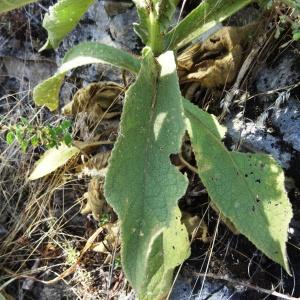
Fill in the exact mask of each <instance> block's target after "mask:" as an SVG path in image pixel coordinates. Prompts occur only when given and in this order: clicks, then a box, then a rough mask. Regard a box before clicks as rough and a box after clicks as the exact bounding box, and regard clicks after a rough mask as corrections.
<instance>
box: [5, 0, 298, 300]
mask: <svg viewBox="0 0 300 300" xmlns="http://www.w3.org/2000/svg"><path fill="white" fill-rule="evenodd" d="M50 2H52V1H46V0H44V1H41V2H40V3H39V4H32V5H28V6H27V7H26V8H23V9H19V10H17V11H14V12H11V13H8V14H6V15H3V16H0V113H1V119H0V122H1V123H0V126H1V127H0V130H1V132H0V149H1V155H0V162H1V164H0V176H1V177H0V178H1V181H0V242H1V243H2V246H1V249H0V291H1V289H2V291H3V292H2V291H1V293H2V294H1V293H0V298H1V296H2V297H4V299H66V298H68V299H118V298H120V299H134V294H133V292H132V291H131V289H130V287H129V286H128V283H127V282H126V280H125V278H124V275H123V273H122V270H121V268H120V265H119V263H118V260H116V259H114V255H113V259H112V260H106V258H107V257H108V255H107V253H106V254H104V253H103V252H96V251H92V250H90V251H88V252H87V253H86V254H85V255H84V258H83V260H81V261H80V264H78V266H77V267H76V270H73V271H72V272H70V273H69V274H67V275H66V276H64V277H63V278H62V280H60V281H59V280H56V281H55V282H53V283H52V284H50V283H51V282H47V281H49V280H52V279H53V278H56V277H57V276H58V275H59V274H62V273H63V272H64V271H66V270H68V269H69V268H70V266H71V267H72V266H73V265H74V263H75V264H76V261H77V260H76V259H77V258H78V253H79V251H81V250H82V248H83V246H84V244H85V242H86V241H87V240H88V239H89V238H90V237H91V235H92V234H93V233H94V232H95V230H97V229H98V227H99V224H98V222H96V221H95V220H94V219H93V217H92V216H91V214H88V215H83V214H81V213H80V212H81V211H82V207H83V206H84V204H83V203H84V199H83V194H84V193H85V192H86V190H87V187H88V184H89V182H90V178H89V177H88V176H87V177H83V178H75V177H74V175H72V174H73V173H72V170H73V169H74V168H75V167H76V162H71V163H70V164H69V165H68V166H67V167H66V169H65V170H64V171H65V172H57V173H55V176H52V177H51V178H50V179H49V178H48V179H42V180H40V181H38V182H28V180H27V178H28V175H29V174H30V171H31V170H32V166H33V163H34V161H36V160H37V159H38V158H39V156H40V154H41V153H42V152H43V151H44V149H43V148H42V147H38V148H32V147H30V148H29V149H28V150H27V151H26V153H22V151H21V150H20V148H19V147H18V145H16V144H13V145H10V146H8V145H7V143H6V141H5V135H6V133H7V130H6V127H5V126H7V124H15V123H16V122H17V121H18V120H19V119H20V117H26V118H28V119H29V120H30V122H32V123H37V124H41V125H42V124H58V123H59V122H60V121H61V120H62V119H64V118H65V117H63V116H61V114H59V113H57V114H51V113H50V112H49V111H48V110H47V109H45V108H38V107H35V105H34V104H33V101H32V97H31V91H32V88H33V87H34V86H35V85H36V84H37V83H38V82H40V81H41V80H43V79H46V78H47V77H49V76H50V75H52V74H53V73H54V72H55V70H56V69H57V66H59V65H60V62H61V60H62V58H63V55H64V53H65V52H66V51H67V50H68V49H70V48H71V47H72V46H73V45H76V44H78V43H79V42H81V41H85V40H90V41H98V42H102V43H106V44H109V45H113V46H116V47H119V48H122V49H125V50H127V51H130V52H133V53H136V54H137V53H139V51H140V49H141V48H142V44H141V42H140V41H139V40H138V39H137V37H136V35H135V34H134V32H133V29H132V23H133V22H135V21H136V20H137V15H136V11H135V9H134V7H133V4H132V3H131V2H130V1H125V0H124V1H122V0H121V1H118V2H116V1H96V2H95V4H93V5H92V7H91V8H90V9H89V11H88V13H87V14H86V15H85V16H84V18H83V19H82V20H81V21H80V24H79V25H78V26H77V27H76V29H75V30H74V31H73V32H72V33H71V34H70V35H69V36H68V37H67V38H66V39H65V40H64V41H63V43H62V44H61V46H60V47H59V48H58V49H57V50H56V51H53V50H47V51H45V52H42V53H39V52H38V50H39V49H40V48H41V46H42V45H43V43H44V42H45V40H46V38H47V35H46V32H45V31H44V30H43V29H42V28H41V23H42V18H43V15H44V13H45V12H46V8H47V7H48V6H49V3H50ZM53 2H54V1H53ZM192 7H193V3H192V1H188V4H187V6H186V8H185V10H186V11H185V12H184V13H186V12H187V11H189V10H190V9H191V8H192ZM257 18H264V22H263V26H261V27H262V29H261V30H260V31H259V32H256V35H255V36H254V38H253V40H252V41H251V42H250V43H247V47H246V48H245V49H244V52H243V53H242V54H241V55H242V66H241V68H240V69H239V70H238V72H237V73H236V74H234V80H233V82H231V83H229V84H228V83H227V84H226V85H225V86H224V85H223V86H222V87H220V86H216V87H214V88H204V87H203V86H201V85H200V86H198V87H197V88H196V89H195V90H193V93H192V94H191V95H190V96H191V97H190V98H191V100H192V101H193V102H194V103H197V104H198V105H200V106H201V107H203V108H206V109H208V111H209V112H213V113H215V114H216V115H217V116H219V117H220V119H221V120H222V123H223V124H225V125H226V126H227V127H228V134H227V137H226V145H227V146H228V147H229V148H231V149H237V148H238V149H240V150H241V151H253V152H264V153H269V154H272V155H273V157H274V158H275V159H276V160H277V161H278V162H279V164H280V165H281V166H282V167H283V169H284V171H285V175H286V178H287V179H286V189H287V191H288V195H289V198H290V201H291V203H292V205H293V211H294V218H293V220H292V222H291V224H290V229H289V243H288V254H289V258H290V263H291V267H292V272H293V277H289V276H288V275H287V274H286V273H285V272H284V271H283V270H282V269H281V268H280V267H279V266H278V265H277V264H275V263H273V262H272V261H270V260H269V259H267V258H266V257H265V256H264V255H262V253H261V252H260V251H258V250H256V248H255V247H254V246H253V245H252V244H251V243H250V242H249V241H248V240H247V239H246V238H245V237H243V236H241V235H236V234H233V233H232V231H230V230H229V229H228V228H227V226H226V225H225V224H223V223H222V222H221V223H220V224H219V223H218V222H217V219H218V218H217V214H216V213H215V212H214V210H213V209H211V208H210V207H209V206H208V200H209V199H208V196H207V193H206V191H205V189H204V188H203V186H202V184H201V182H200V180H199V178H198V176H196V175H195V174H194V173H192V172H191V171H187V172H188V173H189V180H190V185H189V188H188V191H187V194H186V195H185V197H184V198H183V199H181V200H180V206H181V209H183V210H184V211H186V212H188V213H190V214H191V215H192V216H196V217H198V218H199V220H200V218H202V217H203V219H204V221H205V224H206V227H207V228H206V229H207V233H206V234H205V236H202V237H201V238H198V239H196V240H195V241H194V242H193V244H192V256H191V258H190V259H188V260H187V261H186V262H185V264H184V265H183V267H182V268H181V269H180V271H178V274H177V277H176V280H175V283H174V288H173V291H172V294H171V295H170V299H173V300H177V299H198V300H202V299H218V300H219V299H224V300H225V299H280V296H278V295H273V296H272V295H268V293H267V291H269V292H270V291H271V290H272V289H273V288H276V291H278V292H280V293H282V294H286V295H292V296H294V297H300V285H299V276H300V265H299V261H300V252H299V247H300V205H299V203H300V193H299V188H300V180H299V178H300V171H299V170H300V136H299V133H300V120H299V118H300V102H299V95H300V94H299V91H300V44H299V42H298V43H297V42H294V41H293V40H292V39H291V33H290V29H289V27H288V26H286V27H285V28H283V30H282V32H281V35H280V36H279V37H277V38H275V37H274V35H275V32H276V31H277V30H278V28H277V24H278V22H277V16H276V12H272V13H270V14H266V15H262V12H261V11H260V9H259V8H258V7H257V6H255V5H252V6H249V7H247V8H246V9H244V10H243V11H242V12H240V13H238V14H237V15H235V16H233V17H232V18H231V19H230V20H229V21H228V25H233V26H236V25H238V26H242V25H245V24H247V23H249V22H252V21H253V20H255V19H257ZM122 75H123V74H122V73H121V72H119V71H118V70H117V69H114V68H111V67H107V66H103V65H94V66H89V67H82V68H79V69H77V70H75V71H72V72H70V73H69V74H68V76H67V80H66V83H65V84H64V86H63V88H62V91H61V103H60V107H63V106H64V105H65V104H67V103H69V102H70V100H71V99H72V96H73V95H74V93H75V92H76V91H77V90H78V89H79V88H81V87H82V86H86V85H87V84H89V83H90V82H98V81H107V80H109V81H115V82H118V83H120V84H123V76H122ZM128 80H129V81H130V77H128ZM182 88H183V92H185V91H186V90H187V89H188V87H186V86H185V85H184V84H183V85H182ZM119 105H120V107H121V105H122V99H121V101H120V103H119ZM73 121H74V129H73V136H76V138H77V139H80V140H83V141H84V140H86V139H87V137H90V128H89V126H88V125H87V124H88V122H86V120H85V119H84V118H81V117H80V116H79V117H76V118H75V119H74V120H73ZM100 125H101V126H100V127H101V130H102V131H104V132H105V134H106V132H107V131H109V134H107V138H109V139H111V140H112V141H113V140H114V139H115V137H116V135H117V127H118V117H116V118H114V119H112V120H111V119H108V120H104V121H103V123H102V124H100ZM105 134H104V135H105ZM110 149H111V147H110V146H105V147H102V148H101V149H100V150H101V151H109V150H110ZM98 150H99V149H98ZM76 199H77V200H76ZM213 236H215V240H214V245H213V247H212V246H211V243H210V242H209V241H211V237H213ZM205 237H206V238H207V239H206V238H205ZM104 238H105V237H102V239H104ZM111 252H113V251H111Z"/></svg>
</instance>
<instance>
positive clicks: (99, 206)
mask: <svg viewBox="0 0 300 300" xmlns="http://www.w3.org/2000/svg"><path fill="white" fill-rule="evenodd" d="M103 184H104V179H103V178H101V177H94V178H92V179H91V181H90V183H89V186H88V191H87V193H85V194H84V196H85V198H86V199H87V202H86V205H85V206H84V207H83V208H82V210H81V213H82V214H88V213H92V214H93V217H94V219H95V220H100V218H101V216H102V214H104V213H105V214H111V213H112V208H111V207H110V206H109V205H108V204H107V202H106V200H105V198H104V195H103Z"/></svg>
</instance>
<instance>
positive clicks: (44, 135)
mask: <svg viewBox="0 0 300 300" xmlns="http://www.w3.org/2000/svg"><path fill="white" fill-rule="evenodd" d="M6 127H7V128H8V132H7V134H6V142H7V143H8V144H9V145H11V144H12V143H13V142H14V141H17V142H18V143H19V145H20V146H21V149H22V151H23V152H26V150H27V148H28V146H30V145H31V146H32V147H38V146H45V147H46V148H47V149H50V148H53V147H56V148H57V147H58V146H59V145H61V143H62V142H63V143H65V144H66V145H68V146H70V145H71V143H72V136H71V134H70V130H71V128H72V123H71V122H70V121H69V120H64V121H62V122H60V123H59V124H58V125H57V126H52V125H32V124H31V123H30V122H29V120H28V119H26V118H23V117H21V120H20V121H19V122H18V123H16V124H15V125H6Z"/></svg>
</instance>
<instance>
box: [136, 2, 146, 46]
mask: <svg viewBox="0 0 300 300" xmlns="http://www.w3.org/2000/svg"><path fill="white" fill-rule="evenodd" d="M133 2H134V3H135V6H136V9H137V13H138V16H139V23H138V24H137V23H134V24H133V25H134V31H135V33H136V34H137V35H138V36H139V37H140V38H141V40H142V42H143V43H144V44H145V45H146V44H147V42H148V38H149V32H148V30H149V26H150V25H149V7H147V3H146V1H145V0H133Z"/></svg>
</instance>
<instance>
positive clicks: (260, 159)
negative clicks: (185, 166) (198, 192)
mask: <svg viewBox="0 0 300 300" xmlns="http://www.w3.org/2000/svg"><path fill="white" fill-rule="evenodd" d="M183 101H184V109H185V115H186V118H187V119H186V120H187V128H188V133H189V135H190V138H191V142H192V147H193V149H194V152H195V156H196V161H197V165H198V172H199V176H200V178H201V180H202V182H203V184H204V185H205V187H206V188H207V191H208V193H209V196H210V198H211V200H212V201H213V203H214V204H215V205H216V206H217V208H218V209H219V210H220V211H221V212H222V214H224V216H225V217H227V218H229V219H230V221H231V222H232V223H233V224H234V225H235V227H236V228H237V229H238V231H239V232H241V233H242V234H243V235H245V236H246V237H247V238H248V239H249V240H250V241H251V242H252V243H253V244H254V245H255V246H256V247H257V248H258V249H259V250H261V251H262V252H263V253H264V254H265V255H267V256H268V257H269V258H270V259H272V260H273V261H275V262H277V263H279V264H280V265H282V266H283V267H284V269H285V270H286V271H287V272H289V265H288V260H287V254H286V241H287V237H288V233H287V231H288V225H289V222H290V220H291V218H292V209H291V204H290V203H289V200H288V197H287V193H286V191H285V188H284V174H283V171H282V169H281V168H280V166H279V165H278V164H277V162H276V161H275V160H274V159H273V158H272V157H271V156H269V155H265V154H252V153H239V152H234V151H233V152H230V151H228V150H227V149H226V148H225V146H224V145H223V143H222V141H221V140H222V138H223V137H224V135H225V132H226V130H225V129H224V128H223V127H222V126H221V125H220V124H219V123H218V121H217V119H216V117H214V116H212V115H210V114H208V113H206V112H204V111H202V110H200V109H199V108H198V107H197V106H195V105H193V104H191V103H190V102H189V101H187V100H183Z"/></svg>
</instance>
